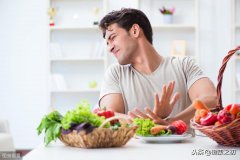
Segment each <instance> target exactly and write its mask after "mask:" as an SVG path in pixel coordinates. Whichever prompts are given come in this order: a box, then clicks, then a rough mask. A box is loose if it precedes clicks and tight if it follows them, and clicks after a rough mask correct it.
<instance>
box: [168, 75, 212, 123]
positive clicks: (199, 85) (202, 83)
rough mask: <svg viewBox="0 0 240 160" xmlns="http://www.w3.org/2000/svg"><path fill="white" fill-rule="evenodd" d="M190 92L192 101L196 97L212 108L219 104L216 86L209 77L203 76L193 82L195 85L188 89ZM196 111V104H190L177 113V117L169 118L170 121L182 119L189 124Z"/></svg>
mask: <svg viewBox="0 0 240 160" xmlns="http://www.w3.org/2000/svg"><path fill="white" fill-rule="evenodd" d="M188 94H189V97H190V99H191V101H192V102H193V101H194V100H196V99H199V100H201V101H202V102H203V103H205V104H206V105H207V106H208V107H209V108H210V109H211V108H214V107H215V106H216V105H217V93H216V88H215V87H214V85H213V83H212V82H211V81H210V80H209V79H208V78H201V79H199V80H197V81H196V82H195V83H193V85H192V86H191V87H190V89H189V91H188ZM194 113H195V109H194V106H192V105H190V106H189V107H188V108H186V109H185V110H183V111H182V112H180V113H179V114H177V115H176V116H175V117H173V118H171V119H169V123H171V122H172V121H175V120H178V119H181V120H183V121H185V122H186V123H187V124H188V123H189V121H190V119H191V118H192V117H193V116H194Z"/></svg>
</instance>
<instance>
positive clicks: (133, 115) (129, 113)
mask: <svg viewBox="0 0 240 160" xmlns="http://www.w3.org/2000/svg"><path fill="white" fill-rule="evenodd" d="M128 115H129V116H130V117H132V118H133V119H134V118H139V117H138V116H137V115H136V114H134V113H133V112H131V111H128Z"/></svg>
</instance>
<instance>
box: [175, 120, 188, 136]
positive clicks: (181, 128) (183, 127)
mask: <svg viewBox="0 0 240 160" xmlns="http://www.w3.org/2000/svg"><path fill="white" fill-rule="evenodd" d="M171 125H173V126H175V127H176V129H177V134H183V133H184V132H186V131H187V124H186V123H185V122H184V121H182V120H177V121H174V122H173V123H172V124H171Z"/></svg>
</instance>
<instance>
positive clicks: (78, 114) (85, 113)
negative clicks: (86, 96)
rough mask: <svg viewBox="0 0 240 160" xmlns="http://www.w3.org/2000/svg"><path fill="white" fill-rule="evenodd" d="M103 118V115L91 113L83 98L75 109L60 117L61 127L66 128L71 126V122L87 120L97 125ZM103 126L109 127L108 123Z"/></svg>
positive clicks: (78, 122)
mask: <svg viewBox="0 0 240 160" xmlns="http://www.w3.org/2000/svg"><path fill="white" fill-rule="evenodd" d="M104 120H105V118H104V117H99V116H97V115H95V114H94V113H92V111H91V108H90V104H89V103H88V102H87V101H86V100H83V101H82V102H81V103H80V104H79V105H78V106H77V107H76V108H75V109H73V110H71V111H68V112H67V113H66V114H65V116H64V117H63V119H62V122H61V123H62V127H63V128H64V129H65V130H67V129H69V128H70V127H71V123H77V124H80V123H83V122H88V123H90V124H91V125H93V126H94V127H99V126H100V125H101V124H102V122H103V121H104ZM105 127H110V124H109V123H108V124H107V125H105Z"/></svg>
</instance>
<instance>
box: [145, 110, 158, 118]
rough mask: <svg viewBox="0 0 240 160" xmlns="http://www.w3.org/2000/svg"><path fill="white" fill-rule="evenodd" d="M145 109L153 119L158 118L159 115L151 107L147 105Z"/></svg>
mask: <svg viewBox="0 0 240 160" xmlns="http://www.w3.org/2000/svg"><path fill="white" fill-rule="evenodd" d="M145 111H146V113H147V114H148V115H149V116H150V117H151V119H158V116H157V115H156V114H155V113H153V112H152V111H151V109H150V108H148V107H146V108H145Z"/></svg>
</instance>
